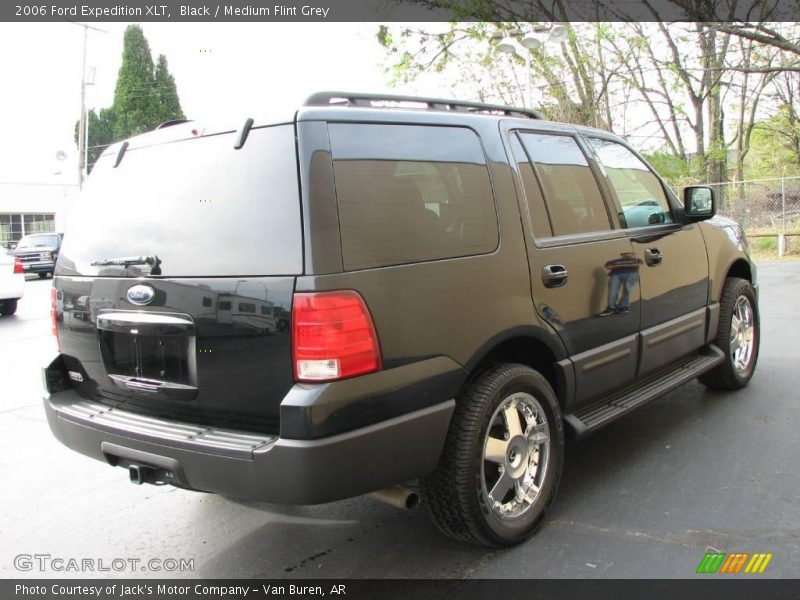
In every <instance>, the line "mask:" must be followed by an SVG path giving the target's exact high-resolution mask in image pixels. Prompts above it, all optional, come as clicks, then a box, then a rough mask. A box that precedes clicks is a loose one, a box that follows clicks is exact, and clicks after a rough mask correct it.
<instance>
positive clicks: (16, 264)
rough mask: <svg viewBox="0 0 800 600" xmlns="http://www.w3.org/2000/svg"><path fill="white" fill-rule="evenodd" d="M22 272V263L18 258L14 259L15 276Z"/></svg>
mask: <svg viewBox="0 0 800 600" xmlns="http://www.w3.org/2000/svg"><path fill="white" fill-rule="evenodd" d="M23 272H24V271H23V270H22V261H21V260H20V259H19V257H18V256H16V257H14V274H15V275H16V274H19V273H23Z"/></svg>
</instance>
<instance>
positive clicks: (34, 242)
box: [17, 235, 58, 249]
mask: <svg viewBox="0 0 800 600" xmlns="http://www.w3.org/2000/svg"><path fill="white" fill-rule="evenodd" d="M57 246H58V236H57V235H32V236H26V237H24V238H22V239H21V240H20V241H19V245H18V246H17V248H19V249H22V248H37V247H50V248H55V247H57Z"/></svg>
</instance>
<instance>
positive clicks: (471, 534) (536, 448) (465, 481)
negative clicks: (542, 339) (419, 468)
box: [421, 364, 564, 547]
mask: <svg viewBox="0 0 800 600" xmlns="http://www.w3.org/2000/svg"><path fill="white" fill-rule="evenodd" d="M563 461H564V427H563V423H562V420H561V411H560V409H559V406H558V401H557V400H556V396H555V393H554V392H553V389H552V388H551V387H550V384H549V383H548V382H547V380H546V379H545V378H544V377H542V375H541V374H539V373H538V372H536V371H535V370H533V369H531V368H530V367H527V366H525V365H519V364H503V365H498V366H496V367H493V368H491V369H489V370H487V371H485V372H483V373H482V374H481V375H479V376H478V377H476V378H474V379H473V380H472V381H471V382H470V383H468V384H467V386H466V387H465V389H464V390H463V392H462V393H461V394H460V395H459V397H458V398H457V401H456V408H455V411H454V413H453V419H452V421H451V424H450V430H449V432H448V434H447V439H446V442H445V448H444V451H443V453H442V458H441V460H440V463H439V466H438V467H437V469H436V471H434V473H433V474H431V475H430V476H428V477H427V478H425V479H423V480H422V481H421V492H422V496H423V499H424V501H425V504H426V505H427V506H428V509H429V512H430V513H431V516H432V517H433V520H434V522H435V523H436V525H437V526H438V527H439V529H440V530H441V531H442V532H444V533H445V534H446V535H448V536H450V537H452V538H455V539H458V540H463V541H468V542H472V543H477V544H482V545H486V546H493V547H502V546H510V545H513V544H517V543H519V542H522V541H523V540H525V539H527V538H528V537H530V536H531V535H532V534H533V533H534V532H535V531H536V529H537V528H538V527H539V525H540V524H541V522H542V520H543V519H544V517H545V514H546V513H547V510H548V508H549V507H550V504H551V503H552V501H553V498H554V497H555V494H556V490H557V488H558V482H559V479H560V477H561V469H562V465H563Z"/></svg>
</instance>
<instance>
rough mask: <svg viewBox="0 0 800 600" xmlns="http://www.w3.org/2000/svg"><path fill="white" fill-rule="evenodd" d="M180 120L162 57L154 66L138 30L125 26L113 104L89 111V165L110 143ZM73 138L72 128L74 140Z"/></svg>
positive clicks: (171, 79) (174, 91)
mask: <svg viewBox="0 0 800 600" xmlns="http://www.w3.org/2000/svg"><path fill="white" fill-rule="evenodd" d="M184 118H186V117H185V116H184V113H183V110H182V109H181V103H180V99H179V98H178V89H177V86H176V85H175V78H174V77H173V76H172V74H170V72H169V67H168V65H167V59H166V57H165V56H164V55H163V54H162V55H160V56H159V57H158V62H157V63H156V64H155V65H154V64H153V57H152V55H151V53H150V45H149V44H148V43H147V39H146V38H145V37H144V32H143V31H142V28H141V27H140V26H138V25H129V26H128V27H127V28H126V29H125V35H124V38H123V50H122V66H121V67H120V70H119V74H118V75H117V84H116V88H115V90H114V103H113V104H112V105H111V107H110V108H104V109H101V110H100V112H99V113H96V112H95V111H93V110H92V111H89V153H88V156H89V165H93V164H94V163H95V161H96V160H97V157H98V156H99V155H100V154H101V153H102V151H103V150H104V149H105V148H106V147H107V146H108V145H110V144H113V143H114V142H117V141H119V140H123V139H125V138H128V137H131V136H134V135H138V134H140V133H143V132H145V131H149V130H151V129H153V128H154V127H156V126H157V125H159V124H161V123H164V122H165V121H172V120H175V119H184ZM77 138H78V132H77V125H76V131H75V140H76V141H77Z"/></svg>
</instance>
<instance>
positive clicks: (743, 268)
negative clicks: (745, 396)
mask: <svg viewBox="0 0 800 600" xmlns="http://www.w3.org/2000/svg"><path fill="white" fill-rule="evenodd" d="M727 277H739V278H741V279H746V280H747V281H749V282H750V283H753V274H752V272H751V271H750V265H748V264H747V261H746V260H742V259H741V258H740V259H738V260H737V261H736V262H734V263H733V264H732V265H731V268H730V269H728V274H727V275H726V278H727Z"/></svg>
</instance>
